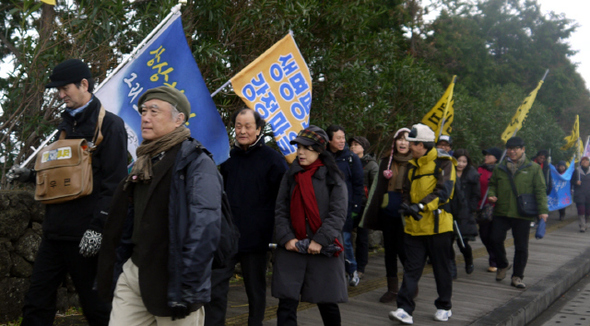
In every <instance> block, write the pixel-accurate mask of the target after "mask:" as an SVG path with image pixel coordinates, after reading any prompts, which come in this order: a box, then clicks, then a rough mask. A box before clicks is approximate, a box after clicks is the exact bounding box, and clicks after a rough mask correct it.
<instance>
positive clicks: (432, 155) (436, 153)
mask: <svg viewBox="0 0 590 326" xmlns="http://www.w3.org/2000/svg"><path fill="white" fill-rule="evenodd" d="M437 158H438V159H442V160H449V161H451V162H453V165H454V166H457V160H456V159H455V158H454V157H452V156H451V155H449V153H447V152H446V151H443V150H439V149H436V148H432V149H430V150H429V151H428V152H426V154H424V155H423V156H421V157H419V158H417V159H416V158H414V159H411V160H410V164H412V165H414V166H416V167H420V166H422V165H425V164H428V162H432V161H434V160H436V159H437Z"/></svg>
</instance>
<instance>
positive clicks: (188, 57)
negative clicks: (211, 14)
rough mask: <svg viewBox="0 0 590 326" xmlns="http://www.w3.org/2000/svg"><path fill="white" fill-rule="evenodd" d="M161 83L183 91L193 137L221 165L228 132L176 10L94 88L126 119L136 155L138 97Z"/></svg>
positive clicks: (110, 106) (227, 143)
mask: <svg viewBox="0 0 590 326" xmlns="http://www.w3.org/2000/svg"><path fill="white" fill-rule="evenodd" d="M162 85H164V86H169V87H174V88H176V89H178V90H180V91H182V92H183V93H184V94H185V95H186V97H187V98H188V100H189V102H190V103H191V114H190V117H189V119H188V121H187V122H186V126H187V127H188V128H189V129H190V131H191V135H192V137H193V138H195V139H197V140H198V141H200V142H201V143H202V144H203V145H204V146H205V147H206V148H207V149H208V150H209V151H210V152H211V153H212V154H213V159H214V160H215V163H216V164H218V165H219V164H221V163H223V162H224V161H225V160H226V159H227V158H228V157H229V140H228V136H227V131H226V129H225V125H224V124H223V121H222V120H221V117H220V116H219V112H218V111H217V107H216V106H215V103H214V102H213V100H212V99H211V94H210V93H209V89H207V85H206V84H205V81H204V80H203V77H202V75H201V71H200V70H199V67H198V66H197V63H196V62H195V59H194V57H193V55H192V53H191V51H190V48H189V47H188V44H187V42H186V38H185V35H184V30H183V28H182V21H181V19H180V13H177V14H175V16H173V17H172V18H171V19H170V21H168V23H167V24H166V25H164V26H163V27H162V29H161V30H160V31H159V32H158V33H157V34H156V35H155V36H154V37H153V38H152V39H151V40H150V41H149V42H148V43H147V44H146V45H145V46H144V47H143V48H142V49H141V50H140V51H139V52H138V53H137V54H136V55H135V58H134V59H133V60H132V61H131V62H130V63H128V64H127V65H125V67H123V68H122V69H121V70H119V71H118V72H117V73H116V74H115V75H114V76H112V78H111V79H110V80H109V81H108V82H107V83H106V84H105V85H103V86H102V87H101V88H100V89H99V90H98V91H97V92H96V96H97V97H98V98H99V99H100V101H101V102H102V104H103V105H104V107H105V109H107V110H109V111H111V112H113V113H114V114H117V115H118V116H120V117H121V118H122V119H123V120H124V121H125V127H126V129H127V133H128V137H129V141H128V143H129V152H130V153H131V155H132V156H133V157H134V158H135V149H136V148H137V146H138V145H139V143H141V140H142V139H141V115H140V114H139V112H138V110H137V101H138V100H139V97H140V96H141V94H143V93H144V92H145V91H147V90H148V89H151V88H154V87H158V86H162Z"/></svg>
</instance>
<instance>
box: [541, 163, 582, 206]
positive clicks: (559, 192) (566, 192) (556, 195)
mask: <svg viewBox="0 0 590 326" xmlns="http://www.w3.org/2000/svg"><path fill="white" fill-rule="evenodd" d="M549 168H550V169H551V178H552V179H553V181H552V184H553V188H552V189H551V193H549V195H548V196H547V204H548V205H549V211H555V210H558V209H561V208H564V207H568V206H569V205H571V203H572V191H571V180H572V175H573V173H574V168H575V164H574V161H573V160H572V161H571V163H570V165H569V167H568V168H567V170H565V172H564V173H563V174H559V172H557V169H556V168H555V166H553V165H551V164H550V165H549Z"/></svg>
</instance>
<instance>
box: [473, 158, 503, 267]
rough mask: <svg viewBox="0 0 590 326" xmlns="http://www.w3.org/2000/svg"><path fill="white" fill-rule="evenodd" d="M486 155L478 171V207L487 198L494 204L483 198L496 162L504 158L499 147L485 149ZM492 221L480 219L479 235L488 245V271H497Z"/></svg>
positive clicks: (486, 245) (486, 201) (485, 244)
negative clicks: (479, 194)
mask: <svg viewBox="0 0 590 326" xmlns="http://www.w3.org/2000/svg"><path fill="white" fill-rule="evenodd" d="M481 153H482V154H483V155H484V161H483V164H482V165H480V166H479V167H478V168H477V172H479V185H480V189H481V197H480V199H479V202H478V203H477V208H478V209H479V208H480V207H481V201H482V200H485V204H486V205H488V204H489V205H492V206H493V205H494V204H493V203H490V202H489V201H488V199H487V198H483V197H484V196H485V195H486V192H487V191H488V184H489V181H490V178H491V177H492V172H493V171H494V168H495V167H496V164H497V163H498V162H499V161H500V159H501V158H502V150H501V149H499V148H498V147H490V148H488V149H484V150H483V151H481ZM492 223H493V220H491V221H483V220H480V221H479V222H478V224H479V237H480V238H481V242H482V243H483V245H484V246H485V247H486V250H487V252H488V265H489V266H488V272H490V273H495V272H496V271H497V270H498V264H497V262H496V254H495V253H494V248H493V247H492V238H491V236H492Z"/></svg>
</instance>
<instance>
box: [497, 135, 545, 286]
mask: <svg viewBox="0 0 590 326" xmlns="http://www.w3.org/2000/svg"><path fill="white" fill-rule="evenodd" d="M524 145H525V143H524V140H523V139H522V138H520V137H512V138H510V139H508V141H507V142H506V160H504V161H503V162H501V163H499V164H497V165H496V167H495V168H494V171H493V172H492V176H491V178H490V183H489V187H490V188H489V192H488V201H490V202H491V203H496V205H495V206H494V223H493V225H492V235H491V241H492V248H493V250H494V252H495V254H496V260H497V264H498V270H497V272H496V281H498V282H499V281H502V280H503V279H504V278H505V277H506V272H507V271H508V270H509V269H510V268H511V267H512V266H511V265H510V264H509V263H508V259H507V258H506V248H505V247H504V240H506V233H507V232H508V230H509V229H512V236H513V238H514V271H513V273H512V282H511V285H512V286H514V287H516V288H519V289H524V288H526V285H525V284H524V283H523V282H522V279H523V278H524V269H525V267H526V263H527V259H528V245H529V233H530V223H531V222H532V221H534V219H535V217H527V216H523V214H522V212H521V211H519V209H518V207H517V206H518V204H517V196H518V195H522V194H533V195H534V196H535V199H536V203H537V211H538V214H539V215H538V217H539V218H540V219H543V220H545V221H547V216H548V215H547V214H548V207H547V194H546V192H545V177H544V176H543V170H542V169H541V166H539V164H537V163H535V162H532V161H531V160H529V159H528V158H527V157H526V154H525V146H524ZM511 178H512V179H513V180H514V184H515V186H516V190H517V192H518V194H515V193H514V191H513V189H512V185H511V181H510V179H511Z"/></svg>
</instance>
